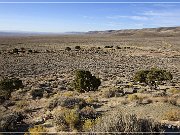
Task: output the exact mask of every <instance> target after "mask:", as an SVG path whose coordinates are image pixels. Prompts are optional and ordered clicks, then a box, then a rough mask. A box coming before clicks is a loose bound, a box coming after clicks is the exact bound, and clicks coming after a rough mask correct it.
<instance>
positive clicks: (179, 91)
mask: <svg viewBox="0 0 180 135" xmlns="http://www.w3.org/2000/svg"><path fill="white" fill-rule="evenodd" d="M168 92H170V93H172V94H178V93H180V89H177V88H170V89H169V90H168Z"/></svg>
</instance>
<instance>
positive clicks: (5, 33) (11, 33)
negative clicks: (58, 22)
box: [0, 31, 85, 37]
mask: <svg viewBox="0 0 180 135" xmlns="http://www.w3.org/2000/svg"><path fill="white" fill-rule="evenodd" d="M75 34H76V35H77V34H85V32H64V33H50V32H23V31H0V37H7V36H9V37H12V36H41V35H42V36H43V35H75Z"/></svg>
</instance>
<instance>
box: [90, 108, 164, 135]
mask: <svg viewBox="0 0 180 135" xmlns="http://www.w3.org/2000/svg"><path fill="white" fill-rule="evenodd" d="M90 131H93V132H160V131H162V127H161V126H160V124H158V123H156V122H154V121H152V120H146V119H138V118H137V117H136V115H129V114H122V113H121V112H119V111H117V112H113V113H111V114H109V115H106V116H104V117H102V118H101V119H100V122H98V123H97V124H96V125H95V126H94V127H92V128H91V130H90ZM104 134H106V133H104Z"/></svg>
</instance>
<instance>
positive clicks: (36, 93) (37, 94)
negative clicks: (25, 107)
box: [31, 89, 44, 99]
mask: <svg viewBox="0 0 180 135" xmlns="http://www.w3.org/2000/svg"><path fill="white" fill-rule="evenodd" d="M43 93H44V90H43V89H34V90H32V91H31V96H32V98H33V99H36V98H37V97H38V98H42V97H43Z"/></svg>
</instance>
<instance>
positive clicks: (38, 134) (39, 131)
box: [24, 125, 47, 135]
mask: <svg viewBox="0 0 180 135" xmlns="http://www.w3.org/2000/svg"><path fill="white" fill-rule="evenodd" d="M28 131H29V133H25V134H24V135H46V133H45V132H47V130H46V129H45V128H44V127H43V126H40V125H36V126H34V127H32V128H29V129H28ZM43 132H44V133H43Z"/></svg>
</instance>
